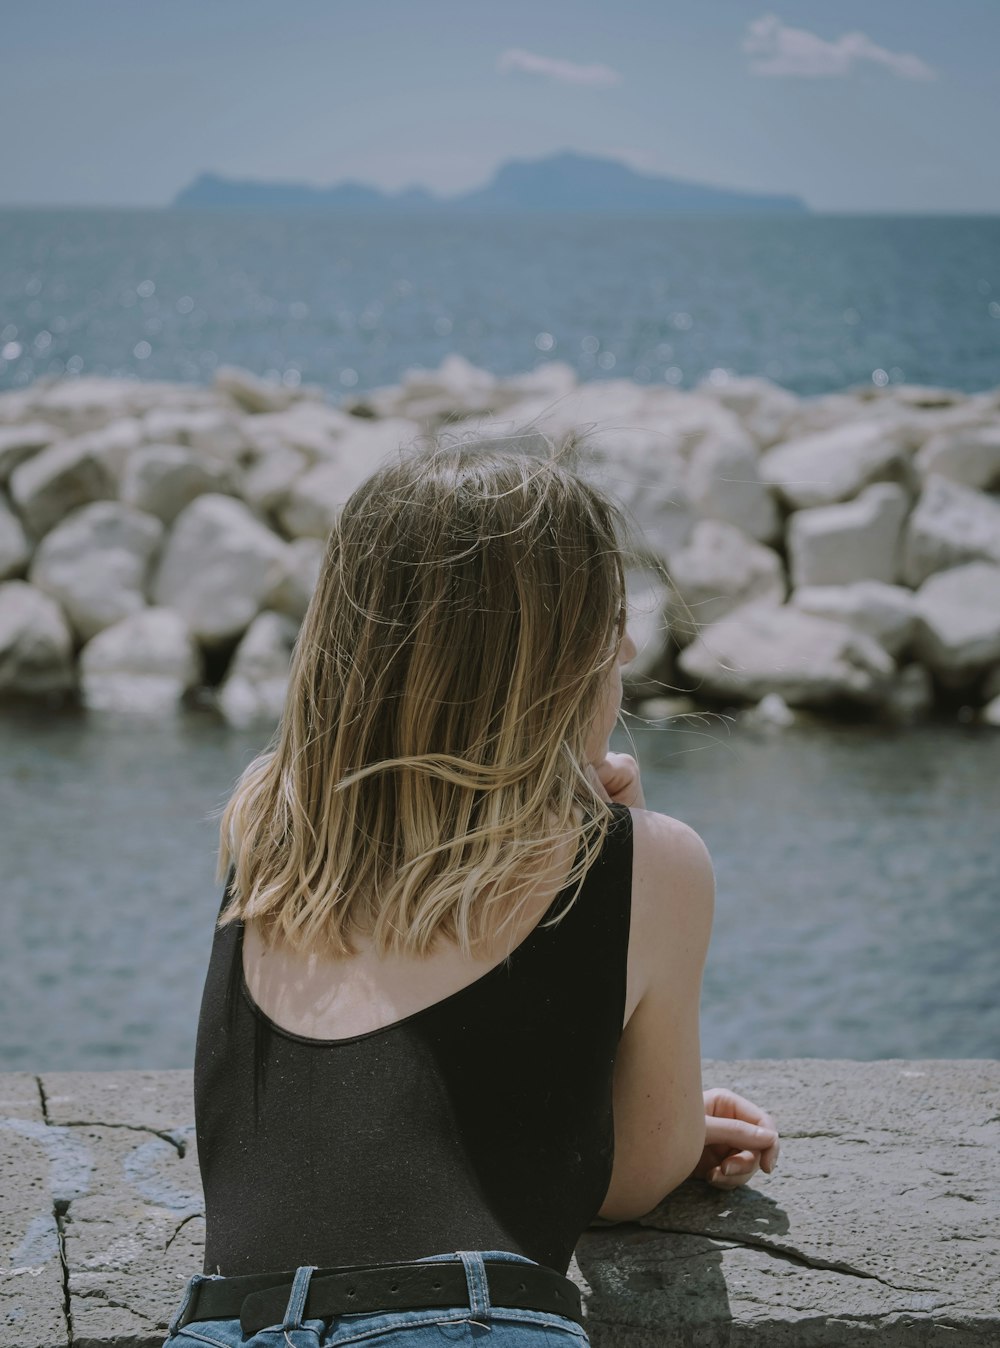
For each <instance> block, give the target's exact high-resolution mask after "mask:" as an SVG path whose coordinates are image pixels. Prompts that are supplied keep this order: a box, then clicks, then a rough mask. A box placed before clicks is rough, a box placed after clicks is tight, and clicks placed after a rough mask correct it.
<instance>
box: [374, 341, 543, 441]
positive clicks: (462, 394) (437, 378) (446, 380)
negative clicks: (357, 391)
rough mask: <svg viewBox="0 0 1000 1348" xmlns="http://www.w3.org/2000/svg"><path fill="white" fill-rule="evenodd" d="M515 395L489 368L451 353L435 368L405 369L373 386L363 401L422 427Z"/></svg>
mask: <svg viewBox="0 0 1000 1348" xmlns="http://www.w3.org/2000/svg"><path fill="white" fill-rule="evenodd" d="M518 396H519V395H518V394H517V393H516V392H515V391H513V390H511V389H504V388H502V386H501V384H500V381H499V380H498V379H497V378H496V376H495V375H492V374H490V372H489V371H488V370H480V369H478V368H477V367H476V366H475V365H473V364H471V363H470V362H469V361H468V360H466V358H465V357H464V356H460V355H458V354H456V353H453V354H451V355H449V356H446V357H445V358H444V360H443V361H442V362H441V365H440V366H439V367H438V369H436V370H423V369H411V370H407V371H406V373H405V374H404V375H403V379H402V382H401V384H398V385H392V386H391V387H389V388H384V389H374V390H373V391H372V392H371V393H369V394H366V395H365V397H364V399H363V401H362V405H363V406H364V407H366V408H370V409H371V410H373V411H374V412H375V413H376V415H378V416H383V417H393V416H394V417H407V418H409V419H411V420H413V421H417V422H419V423H420V425H421V426H422V427H435V426H440V425H442V424H444V423H446V422H449V423H450V422H455V421H461V420H462V419H463V418H465V417H471V416H485V415H488V414H490V413H495V412H499V411H502V410H504V408H506V407H508V406H510V404H511V403H513V402H515V401H516V400H517V399H518ZM521 396H523V394H522V395H521Z"/></svg>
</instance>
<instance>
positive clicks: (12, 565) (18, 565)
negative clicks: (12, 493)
mask: <svg viewBox="0 0 1000 1348" xmlns="http://www.w3.org/2000/svg"><path fill="white" fill-rule="evenodd" d="M30 557H31V544H30V543H29V542H28V536H27V534H26V533H25V532H24V529H23V528H22V527H21V521H20V520H19V519H18V518H17V516H16V515H15V514H14V512H13V511H12V510H11V509H10V508H9V506H8V505H7V502H6V501H5V500H4V499H3V496H2V495H0V580H8V579H9V578H10V577H11V576H19V575H20V574H21V572H22V571H23V570H24V568H25V567H26V566H27V565H28V561H29V559H30Z"/></svg>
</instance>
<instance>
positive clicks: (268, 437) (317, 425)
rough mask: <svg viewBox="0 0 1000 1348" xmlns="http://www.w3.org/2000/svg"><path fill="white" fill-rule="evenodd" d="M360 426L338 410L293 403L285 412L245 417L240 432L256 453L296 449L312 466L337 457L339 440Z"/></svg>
mask: <svg viewBox="0 0 1000 1348" xmlns="http://www.w3.org/2000/svg"><path fill="white" fill-rule="evenodd" d="M359 424H360V423H359V422H358V421H357V419H356V418H354V417H351V416H348V414H347V413H346V412H342V411H341V410H340V408H339V407H330V406H328V405H327V404H326V403H296V404H295V406H294V407H289V408H288V409H287V410H286V411H284V412H265V413H262V414H261V415H260V416H255V417H244V418H243V424H242V428H241V429H242V434H243V438H244V441H245V442H246V444H247V445H248V446H249V447H250V448H251V449H252V450H253V451H254V452H255V453H256V454H260V453H263V452H267V451H269V450H273V449H275V448H288V449H295V450H299V451H300V452H301V453H303V454H304V455H305V456H306V459H307V460H308V462H309V463H310V464H314V463H319V462H321V461H322V460H324V459H329V458H332V457H336V452H337V445H338V443H339V441H340V440H341V439H342V438H343V437H344V436H345V435H349V434H352V433H353V432H354V431H355V430H357V429H358V426H359ZM379 424H380V425H384V423H379Z"/></svg>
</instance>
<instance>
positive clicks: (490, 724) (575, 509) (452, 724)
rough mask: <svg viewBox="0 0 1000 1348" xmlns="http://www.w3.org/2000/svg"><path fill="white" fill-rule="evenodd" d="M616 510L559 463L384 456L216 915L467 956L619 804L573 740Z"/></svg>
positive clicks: (295, 939) (602, 621)
mask: <svg viewBox="0 0 1000 1348" xmlns="http://www.w3.org/2000/svg"><path fill="white" fill-rule="evenodd" d="M625 530H626V526H625V521H624V518H623V516H622V514H621V512H620V511H619V509H618V507H617V506H616V505H615V504H614V503H613V502H612V501H611V500H610V499H609V498H608V497H606V496H605V495H604V494H603V493H601V492H600V491H598V490H597V489H596V488H594V487H593V486H591V485H589V484H588V483H586V482H585V481H583V480H582V479H581V478H580V477H578V476H577V475H576V474H575V473H573V472H572V471H570V470H569V469H568V468H566V467H564V466H563V465H562V464H561V463H560V462H559V460H558V457H557V456H555V455H552V456H550V457H548V458H538V457H532V456H530V455H528V454H521V453H517V452H512V451H509V450H496V449H491V448H489V447H486V446H484V447H483V448H481V449H477V448H476V446H475V444H472V445H464V446H451V447H446V448H440V447H439V448H437V449H434V450H432V451H421V452H413V451H406V452H403V453H401V455H400V456H399V458H398V459H395V460H393V461H391V462H390V463H389V464H388V465H386V466H384V467H382V468H380V469H379V470H378V471H377V472H376V473H375V474H374V475H373V476H372V477H370V478H369V479H368V480H367V481H366V482H365V483H364V484H363V485H362V486H361V487H359V488H358V490H357V491H356V492H355V493H354V494H353V495H352V496H351V498H350V500H349V501H348V502H347V504H346V505H345V506H344V508H343V510H342V512H341V514H340V517H339V520H338V522H337V524H336V526H335V528H334V530H333V532H332V534H331V537H330V540H329V544H328V546H327V550H326V555H325V558H324V562H323V567H322V571H321V574H320V578H319V582H318V584H317V587H316V590H315V592H314V594H313V597H312V601H311V603H310V605H309V609H308V612H307V613H306V616H305V619H304V621H303V623H302V627H301V629H300V632H299V636H298V640H297V642H296V647H295V651H294V654H293V658H292V667H291V677H290V682H289V687H288V694H287V700H286V703H285V709H284V715H283V717H282V721H281V724H280V726H279V728H278V730H277V733H276V736H275V739H274V741H273V742H272V745H271V747H270V748H269V749H268V751H267V752H265V753H264V754H263V755H262V756H260V757H259V758H257V759H256V760H255V761H254V762H253V763H251V764H250V766H249V767H248V768H247V770H246V771H245V772H244V774H243V776H242V777H241V778H240V780H239V783H238V785H237V787H236V790H235V792H234V794H233V796H232V798H231V799H230V801H229V804H228V805H227V807H226V809H225V812H224V814H223V817H222V828H221V847H220V854H219V875H220V878H221V877H222V876H224V875H226V874H227V872H228V870H229V868H230V866H232V867H233V868H234V881H233V883H232V885H231V886H230V890H231V895H232V897H231V900H230V902H229V904H228V905H227V907H226V910H225V912H224V913H223V915H222V916H221V917H220V924H223V923H226V922H231V921H234V920H236V919H241V920H247V919H253V920H255V921H257V922H259V924H260V926H261V930H262V932H263V934H264V936H265V939H270V938H271V937H273V936H274V935H280V937H281V938H283V940H284V941H285V942H287V943H288V944H289V945H290V946H291V947H292V948H294V949H298V950H303V951H304V950H320V951H322V952H324V953H326V954H331V955H334V956H340V955H344V954H349V953H353V951H354V949H355V947H354V945H353V943H352V937H353V936H354V935H357V934H359V933H366V934H368V935H370V936H371V938H372V941H373V945H374V947H375V949H376V950H377V951H379V952H380V953H387V952H391V951H400V952H407V953H411V954H418V955H421V954H426V953H427V952H428V951H429V950H430V949H431V948H432V946H433V945H434V943H435V942H436V940H437V938H438V937H445V938H447V939H449V940H451V941H454V942H457V943H458V944H459V946H460V948H461V949H462V951H463V952H464V953H465V954H466V955H471V954H472V953H473V949H474V947H476V946H478V945H480V944H481V943H482V942H484V941H488V940H492V939H493V938H495V937H496V936H498V935H499V934H500V933H501V932H502V931H503V930H504V929H505V928H506V927H507V925H508V924H512V923H515V922H516V921H517V918H518V915H519V914H520V912H521V911H522V909H523V906H524V904H525V903H526V902H527V901H528V899H529V898H530V896H531V892H532V888H533V886H536V885H537V882H538V876H539V874H540V873H544V872H545V870H546V866H547V865H548V866H549V867H550V866H551V859H552V849H553V847H554V846H555V845H556V844H558V843H560V842H563V843H569V842H570V841H573V840H575V841H576V844H577V851H576V860H575V862H574V864H573V866H572V868H571V870H570V872H569V874H568V876H567V878H566V887H567V888H568V887H569V886H574V893H573V894H572V896H571V898H570V901H569V902H568V903H567V904H566V905H565V907H564V908H563V910H562V911H561V912H560V913H559V914H558V915H557V917H556V918H555V919H553V921H558V920H559V919H560V918H561V917H563V916H564V915H565V913H566V912H567V911H568V910H569V907H570V905H571V903H572V901H573V900H575V898H576V896H577V895H578V893H579V890H580V886H581V885H582V883H583V878H584V876H585V875H586V872H587V870H588V869H589V867H590V865H591V864H592V862H593V860H594V859H595V857H596V855H597V852H598V851H599V849H600V846H601V843H602V842H603V840H604V836H605V834H606V832H607V828H608V826H609V824H610V822H611V820H612V818H613V815H612V813H611V811H610V809H609V807H608V806H607V804H606V803H605V802H604V801H603V800H602V799H601V798H600V796H599V795H598V794H597V792H596V791H595V789H594V787H593V785H592V783H591V780H590V779H589V778H588V775H587V772H586V766H587V765H586V758H585V744H586V741H587V738H588V733H589V731H590V729H591V725H592V722H593V720H594V717H595V714H596V712H597V709H598V708H599V706H600V705H601V703H602V699H603V696H604V693H605V690H606V686H607V683H606V681H607V678H608V675H609V671H610V669H611V666H612V664H613V662H614V660H615V659H616V656H617V651H618V645H619V643H620V641H621V637H622V634H623V632H624V627H625V616H626V610H625V562H624V555H623V541H624V537H625Z"/></svg>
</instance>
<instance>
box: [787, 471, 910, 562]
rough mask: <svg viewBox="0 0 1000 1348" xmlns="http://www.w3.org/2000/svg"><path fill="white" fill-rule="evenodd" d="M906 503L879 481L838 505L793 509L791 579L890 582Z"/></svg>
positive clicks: (899, 493)
mask: <svg viewBox="0 0 1000 1348" xmlns="http://www.w3.org/2000/svg"><path fill="white" fill-rule="evenodd" d="M909 504H910V498H909V496H908V495H907V493H906V491H905V490H904V489H903V488H902V487H900V486H898V485H896V484H895V483H892V482H878V483H876V484H875V485H874V486H871V487H868V488H867V489H866V490H865V491H863V492H862V493H861V495H860V496H859V497H857V498H856V500H853V501H845V502H844V503H843V504H842V505H830V506H814V507H813V508H812V509H811V510H797V511H795V513H794V514H793V515H791V516H790V517H789V520H788V560H789V569H790V571H791V575H792V583H793V584H794V585H810V586H812V585H850V584H852V582H854V581H856V580H881V581H884V582H886V584H891V583H892V582H893V581H894V580H895V579H896V576H897V573H898V570H899V538H900V533H901V531H902V528H903V522H904V520H905V519H906V512H907V510H908V509H909Z"/></svg>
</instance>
